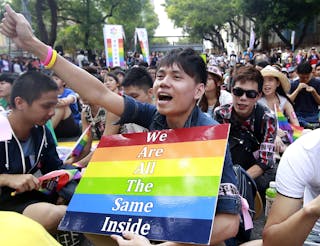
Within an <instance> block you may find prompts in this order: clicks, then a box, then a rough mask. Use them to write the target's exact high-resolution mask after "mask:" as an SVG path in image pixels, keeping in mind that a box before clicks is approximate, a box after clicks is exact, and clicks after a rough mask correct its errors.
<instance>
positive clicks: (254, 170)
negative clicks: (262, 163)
mask: <svg viewBox="0 0 320 246" xmlns="http://www.w3.org/2000/svg"><path fill="white" fill-rule="evenodd" d="M247 173H248V174H249V175H250V177H251V178H253V179H255V178H257V177H259V176H260V175H262V174H263V170H262V168H261V167H259V166H258V165H253V166H252V167H250V168H249V169H248V170H247Z"/></svg>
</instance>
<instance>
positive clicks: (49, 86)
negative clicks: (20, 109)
mask: <svg viewBox="0 0 320 246" xmlns="http://www.w3.org/2000/svg"><path fill="white" fill-rule="evenodd" d="M57 90H58V85H57V83H56V82H54V81H53V80H52V79H51V78H50V77H49V76H47V75H45V74H43V73H40V72H37V71H28V72H25V73H23V74H21V75H20V76H19V77H18V78H17V79H16V80H15V82H14V83H13V86H12V91H11V98H10V103H11V106H12V107H13V108H15V107H16V105H15V102H14V99H15V98H16V97H21V98H22V99H24V100H25V101H26V102H27V103H28V104H29V105H31V104H32V103H33V102H34V101H35V100H37V99H39V98H40V97H41V95H42V94H43V93H47V92H50V91H57Z"/></svg>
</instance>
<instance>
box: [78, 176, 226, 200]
mask: <svg viewBox="0 0 320 246" xmlns="http://www.w3.org/2000/svg"><path fill="white" fill-rule="evenodd" d="M219 183H220V177H219V176H209V177H207V176H201V177H199V176H198V177H190V176H188V177H156V178H155V177H153V178H132V177H126V178H86V177H83V178H82V179H81V181H80V183H79V185H78V187H77V190H76V194H77V193H79V194H113V195H137V196H217V194H218V190H219Z"/></svg>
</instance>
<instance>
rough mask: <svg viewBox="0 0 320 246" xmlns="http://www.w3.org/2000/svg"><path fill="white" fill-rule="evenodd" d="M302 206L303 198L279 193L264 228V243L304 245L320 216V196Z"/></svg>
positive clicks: (282, 245)
mask: <svg viewBox="0 0 320 246" xmlns="http://www.w3.org/2000/svg"><path fill="white" fill-rule="evenodd" d="M301 206H302V201H301V199H294V198H289V197H285V196H283V195H281V194H278V195H277V197H276V200H275V201H274V203H273V205H272V208H271V211H270V214H269V216H268V220H267V223H266V225H265V228H264V230H263V245H265V246H269V245H270V246H277V245H279V246H280V245H281V246H287V245H288V246H293V245H303V242H304V241H305V239H306V238H307V236H308V234H309V233H310V231H311V229H312V227H313V226H314V224H315V222H316V221H317V219H318V218H319V216H320V196H318V197H317V198H316V199H314V200H313V201H311V202H310V203H309V204H307V205H306V206H305V207H304V208H301Z"/></svg>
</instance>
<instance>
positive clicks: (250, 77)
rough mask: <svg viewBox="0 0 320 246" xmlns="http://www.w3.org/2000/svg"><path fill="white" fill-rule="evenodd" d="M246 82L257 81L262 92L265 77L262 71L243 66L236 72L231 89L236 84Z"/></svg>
mask: <svg viewBox="0 0 320 246" xmlns="http://www.w3.org/2000/svg"><path fill="white" fill-rule="evenodd" d="M245 81H255V82H257V84H258V91H259V92H261V91H262V85H263V76H262V74H261V73H260V71H259V70H258V69H256V68H254V67H249V66H243V67H239V68H237V70H236V71H235V72H234V77H233V80H232V85H231V87H233V86H234V84H235V83H236V82H245Z"/></svg>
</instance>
